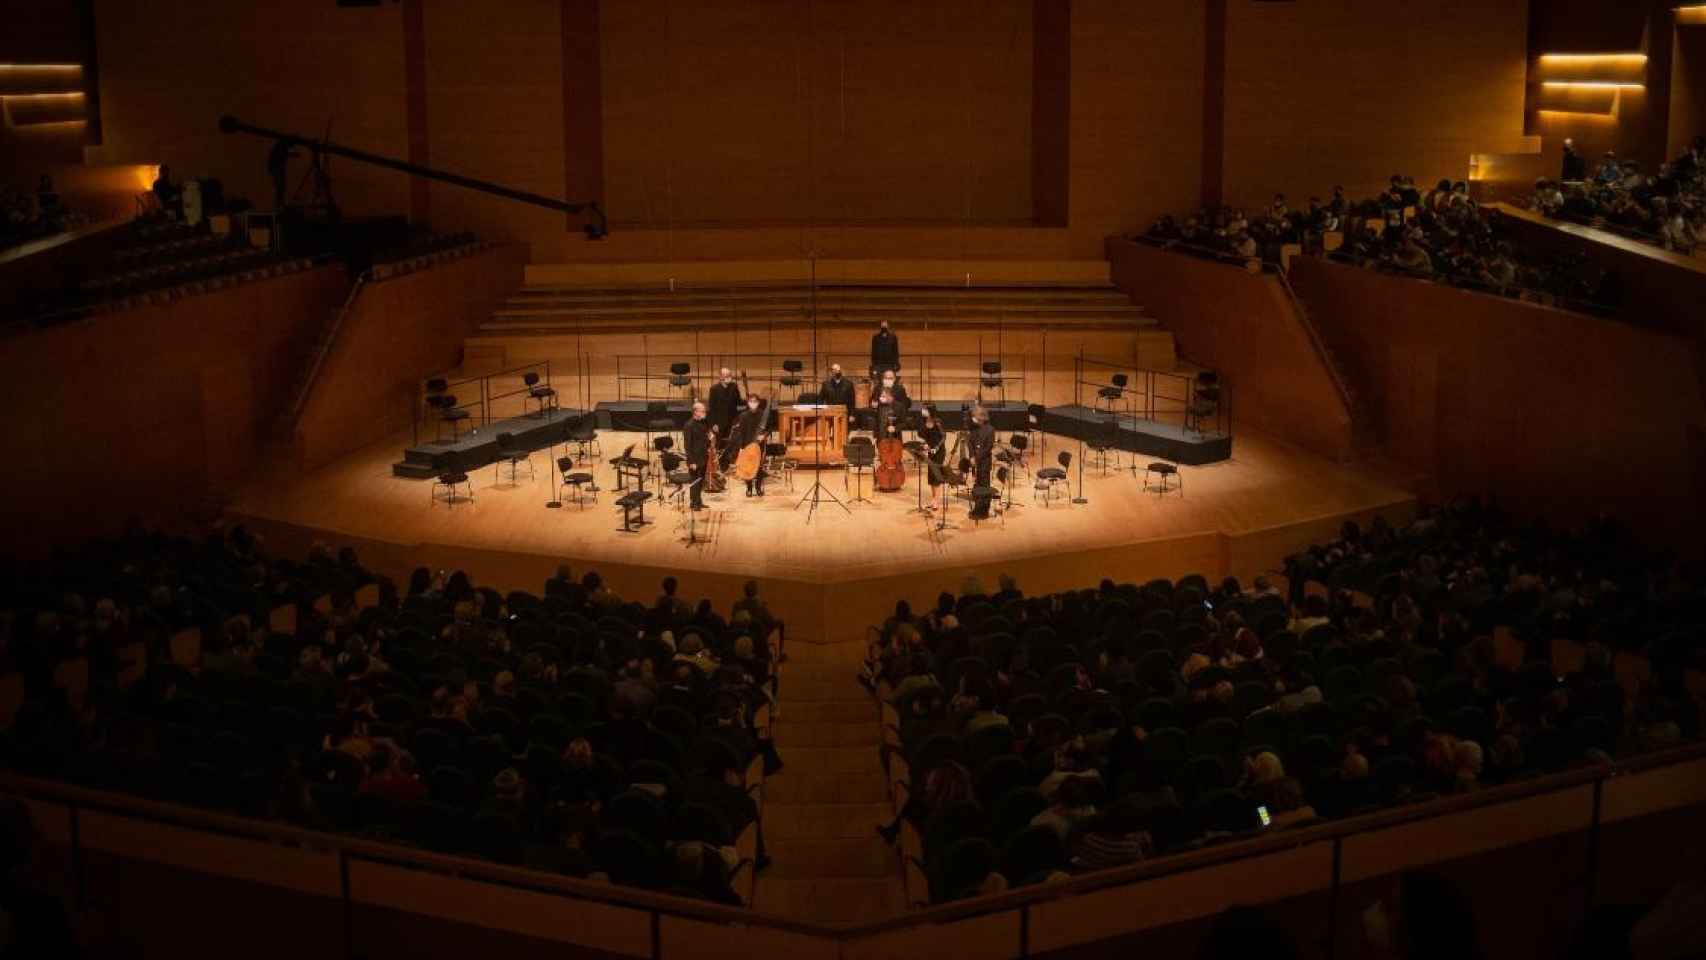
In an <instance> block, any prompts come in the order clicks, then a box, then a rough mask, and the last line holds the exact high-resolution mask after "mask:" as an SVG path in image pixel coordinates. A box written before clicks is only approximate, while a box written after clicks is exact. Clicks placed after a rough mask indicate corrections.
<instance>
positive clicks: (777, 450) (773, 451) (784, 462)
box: [764, 441, 799, 490]
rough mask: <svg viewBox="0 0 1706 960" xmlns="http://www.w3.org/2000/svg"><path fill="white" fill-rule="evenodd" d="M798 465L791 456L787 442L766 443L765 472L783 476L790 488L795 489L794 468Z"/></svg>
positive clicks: (770, 474)
mask: <svg viewBox="0 0 1706 960" xmlns="http://www.w3.org/2000/svg"><path fill="white" fill-rule="evenodd" d="M798 465H799V464H797V463H796V462H795V461H794V460H792V459H790V458H789V456H788V445H787V444H785V443H780V442H776V441H772V442H770V443H767V444H765V445H764V472H765V474H766V475H768V476H772V477H780V478H782V482H783V483H784V484H786V485H787V487H788V489H789V490H793V489H794V468H795V467H796V466H798Z"/></svg>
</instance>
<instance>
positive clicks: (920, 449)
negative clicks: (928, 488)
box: [905, 440, 930, 516]
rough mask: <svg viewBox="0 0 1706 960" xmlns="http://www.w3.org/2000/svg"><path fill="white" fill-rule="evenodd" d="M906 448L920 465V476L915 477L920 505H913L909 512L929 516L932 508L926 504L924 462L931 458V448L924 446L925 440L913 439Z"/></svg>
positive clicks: (916, 463) (913, 459)
mask: <svg viewBox="0 0 1706 960" xmlns="http://www.w3.org/2000/svg"><path fill="white" fill-rule="evenodd" d="M905 450H906V452H907V453H910V454H912V462H913V464H915V465H916V466H917V467H918V476H917V477H916V478H914V480H915V482H916V483H917V484H918V506H916V507H913V508H912V509H911V510H908V511H907V512H908V513H917V514H922V515H924V516H929V515H930V508H929V507H926V506H925V505H924V464H925V463H927V462H929V460H930V453H929V449H928V448H927V447H925V446H924V442H923V441H921V440H913V441H912V442H910V443H908V444H906V446H905Z"/></svg>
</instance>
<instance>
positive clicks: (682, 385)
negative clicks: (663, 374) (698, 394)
mask: <svg viewBox="0 0 1706 960" xmlns="http://www.w3.org/2000/svg"><path fill="white" fill-rule="evenodd" d="M692 370H693V368H692V366H690V365H688V364H686V363H683V362H681V361H677V362H675V363H672V364H670V365H669V385H670V387H672V388H674V389H676V390H680V391H682V395H683V396H685V397H686V398H687V399H689V400H691V399H693V378H692V377H690V376H688V373H690V372H691V371H692Z"/></svg>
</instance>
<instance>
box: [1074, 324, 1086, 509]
mask: <svg viewBox="0 0 1706 960" xmlns="http://www.w3.org/2000/svg"><path fill="white" fill-rule="evenodd" d="M1072 379H1073V383H1072V402H1073V404H1074V405H1075V406H1079V407H1082V406H1083V405H1084V348H1083V347H1079V348H1078V363H1077V369H1076V370H1075V371H1074V375H1073V378H1072ZM1072 502H1073V503H1076V504H1079V505H1080V506H1082V505H1083V504H1086V503H1089V502H1090V498H1089V497H1086V496H1084V438H1083V437H1079V438H1078V496H1076V497H1073V498H1072Z"/></svg>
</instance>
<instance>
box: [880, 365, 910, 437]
mask: <svg viewBox="0 0 1706 960" xmlns="http://www.w3.org/2000/svg"><path fill="white" fill-rule="evenodd" d="M871 408H872V409H873V410H875V411H877V425H876V430H877V439H878V440H886V439H888V438H889V437H898V436H900V428H901V425H902V424H904V423H906V412H907V411H908V410H910V409H911V408H912V398H911V397H909V396H907V395H906V388H905V387H903V386H901V384H900V380H898V379H897V378H896V377H895V373H894V371H893V370H885V371H883V379H882V382H881V383H880V384H878V385H877V387H876V389H874V390H872V391H871Z"/></svg>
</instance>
